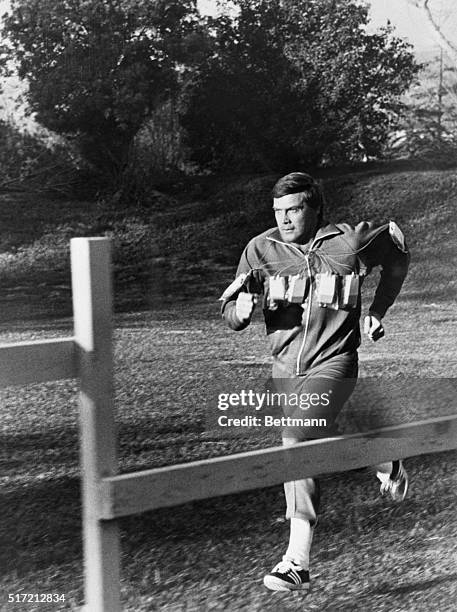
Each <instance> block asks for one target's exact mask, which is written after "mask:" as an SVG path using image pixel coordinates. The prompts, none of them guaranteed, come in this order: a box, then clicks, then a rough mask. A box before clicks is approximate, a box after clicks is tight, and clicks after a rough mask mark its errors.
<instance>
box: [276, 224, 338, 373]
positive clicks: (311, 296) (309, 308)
mask: <svg viewBox="0 0 457 612" xmlns="http://www.w3.org/2000/svg"><path fill="white" fill-rule="evenodd" d="M323 237H326V235H324V236H323ZM321 239H322V236H319V238H314V240H313V242H312V243H311V246H310V248H309V251H308V253H306V254H304V253H303V252H302V251H300V249H298V248H297V247H295V246H294V245H293V244H287V242H281V241H279V240H276V239H275V238H270V237H268V240H272V241H273V242H277V243H278V244H283V245H285V246H288V247H290V248H292V249H295V250H296V251H297V252H298V253H299V254H300V255H305V260H306V267H307V272H308V278H309V283H310V284H309V294H308V308H307V312H306V322H305V333H304V335H303V340H302V343H301V346H300V349H299V351H298V355H297V361H296V368H295V375H296V376H300V360H301V356H302V354H303V351H304V349H305V344H306V340H307V337H308V329H309V321H310V318H311V305H312V301H313V281H312V278H311V268H310V265H309V255H310V253H311V252H312V250H313V247H314V245H315V243H316V242H317V241H318V240H321Z"/></svg>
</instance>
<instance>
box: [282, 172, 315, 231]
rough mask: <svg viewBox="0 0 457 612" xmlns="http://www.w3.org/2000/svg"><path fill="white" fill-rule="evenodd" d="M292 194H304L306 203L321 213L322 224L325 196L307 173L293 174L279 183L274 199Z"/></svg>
mask: <svg viewBox="0 0 457 612" xmlns="http://www.w3.org/2000/svg"><path fill="white" fill-rule="evenodd" d="M291 193H302V194H303V200H304V201H305V203H306V204H307V205H308V206H310V207H311V208H314V209H315V210H317V211H318V212H319V215H318V223H319V225H320V224H321V222H322V216H323V212H324V196H323V193H322V189H321V186H320V185H319V183H318V182H317V181H316V180H315V179H313V177H312V176H311V175H310V174H306V172H291V173H290V174H286V176H283V177H282V178H280V179H279V181H277V183H276V184H275V186H274V187H273V197H274V198H282V197H283V196H285V195H290V194H291Z"/></svg>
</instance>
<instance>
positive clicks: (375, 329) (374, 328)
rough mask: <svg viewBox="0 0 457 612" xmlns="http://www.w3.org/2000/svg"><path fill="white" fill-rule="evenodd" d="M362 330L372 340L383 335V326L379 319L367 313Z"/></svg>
mask: <svg viewBox="0 0 457 612" xmlns="http://www.w3.org/2000/svg"><path fill="white" fill-rule="evenodd" d="M363 331H364V332H365V333H366V335H367V336H368V337H369V338H370V340H373V342H376V340H379V338H382V337H383V336H384V327H383V326H382V323H381V321H380V319H378V317H375V316H374V315H367V316H366V317H365V324H364V330H363Z"/></svg>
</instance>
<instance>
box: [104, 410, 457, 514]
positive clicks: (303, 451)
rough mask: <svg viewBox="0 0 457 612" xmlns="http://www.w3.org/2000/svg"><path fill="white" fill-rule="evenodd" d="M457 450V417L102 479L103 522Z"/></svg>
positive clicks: (429, 420) (441, 418)
mask: <svg viewBox="0 0 457 612" xmlns="http://www.w3.org/2000/svg"><path fill="white" fill-rule="evenodd" d="M456 446H457V415H452V416H448V417H440V418H437V419H428V420H426V421H419V422H416V423H406V424H404V425H397V426H394V427H385V428H382V429H378V430H376V431H371V432H364V433H360V434H353V435H349V436H345V437H337V438H327V439H323V440H314V441H311V442H302V443H300V444H296V445H295V446H292V447H287V448H281V447H279V448H267V449H265V450H257V451H250V452H245V453H239V454H236V455H228V456H224V457H216V458H214V459H206V460H203V461H194V462H190V463H187V464H186V463H184V464H178V465H172V466H167V467H162V468H156V469H152V470H144V471H141V472H134V473H132V474H122V475H118V476H112V477H110V478H103V479H102V481H101V483H100V510H99V512H100V514H99V518H100V519H114V518H118V517H121V516H128V515H131V514H136V513H140V512H145V511H146V510H152V509H154V508H161V507H168V506H175V505H178V504H182V503H185V502H189V501H193V500H197V499H206V498H209V497H215V496H218V495H227V494H230V493H237V492H240V491H246V490H249V489H255V488H260V487H268V486H271V485H275V484H280V483H282V482H284V481H289V480H297V479H300V478H305V477H308V476H316V475H319V474H328V473H332V472H343V471H347V470H352V469H355V468H359V467H365V466H369V465H373V464H376V463H381V462H384V461H390V460H392V459H402V458H405V457H411V456H415V455H423V454H426V453H432V452H439V451H446V450H451V449H454V448H455V447H456Z"/></svg>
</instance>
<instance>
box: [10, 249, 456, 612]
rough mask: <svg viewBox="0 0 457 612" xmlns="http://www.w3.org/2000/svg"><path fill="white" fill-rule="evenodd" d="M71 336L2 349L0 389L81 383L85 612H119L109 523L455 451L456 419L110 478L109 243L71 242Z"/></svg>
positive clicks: (116, 554) (113, 461)
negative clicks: (70, 381) (72, 380)
mask: <svg viewBox="0 0 457 612" xmlns="http://www.w3.org/2000/svg"><path fill="white" fill-rule="evenodd" d="M71 267H72V288H73V312H74V335H73V336H72V337H69V338H63V339H62V340H44V341H35V342H19V343H16V344H7V345H1V346H0V386H8V385H24V384H28V383H36V382H44V381H50V380H59V379H65V378H72V377H78V378H80V381H81V383H80V385H81V388H80V439H81V442H80V444H81V478H82V505H83V542H84V565H85V601H86V605H85V606H84V610H86V611H87V610H89V611H90V612H117V611H119V610H121V603H120V594H119V574H120V550H119V530H118V524H117V519H118V518H120V517H122V516H128V515H132V514H136V513H140V512H145V511H146V510H152V509H154V508H160V507H167V506H174V505H177V504H182V503H185V502H188V501H192V500H196V499H205V498H209V497H215V496H218V495H227V494H229V493H235V492H239V491H244V490H248V489H254V488H258V487H267V486H271V485H275V484H279V483H282V482H284V481H288V480H295V479H298V478H304V477H307V476H316V475H319V474H326V473H331V472H341V471H346V470H351V469H354V468H358V467H364V466H367V465H373V464H376V463H379V462H383V461H389V460H391V459H401V458H404V457H410V456H415V455H421V454H425V453H432V452H438V451H446V450H451V449H454V448H457V415H453V416H447V417H441V418H437V419H429V420H426V421H421V422H416V423H408V424H406V425H400V426H395V427H389V428H384V429H378V430H376V431H372V432H365V433H363V434H356V435H350V436H344V437H337V438H329V439H324V440H315V441H312V442H303V443H301V444H297V445H296V446H293V447H288V448H280V447H278V448H269V449H265V450H258V451H252V452H245V453H239V454H236V455H229V456H226V457H219V458H215V459H206V460H203V461H193V462H190V463H185V464H180V465H172V466H167V467H163V468H157V469H151V470H145V471H141V472H135V473H131V474H118V462H117V456H116V431H115V422H114V411H113V352H112V287H111V263H110V241H109V239H107V238H74V239H73V240H72V241H71Z"/></svg>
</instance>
